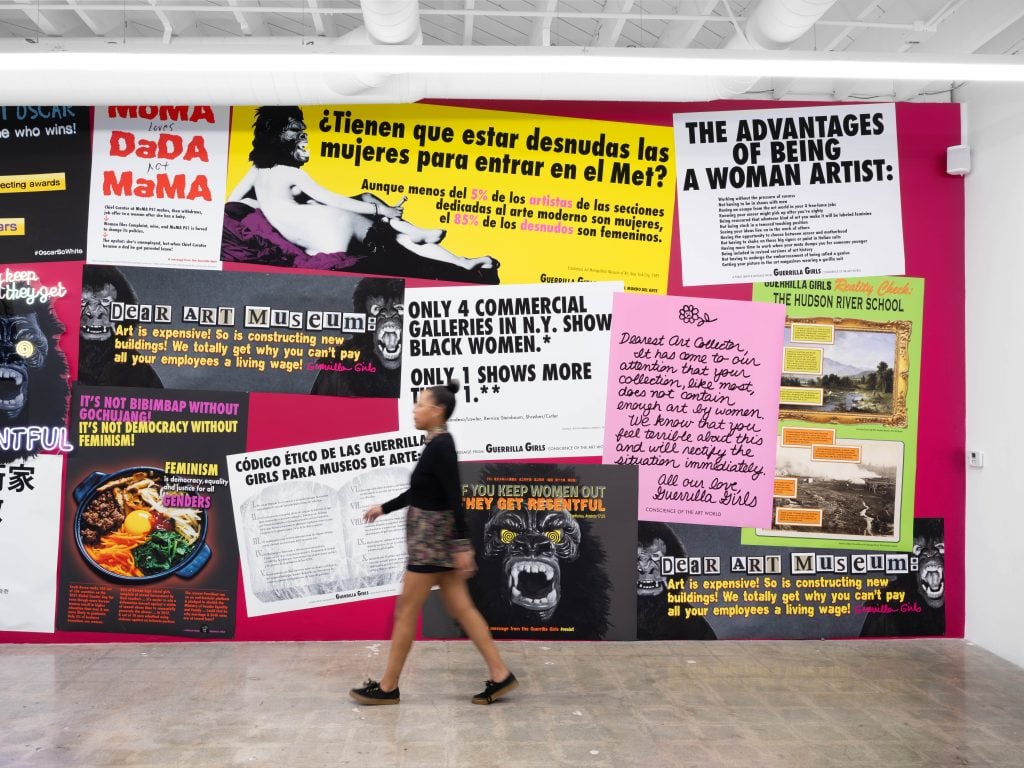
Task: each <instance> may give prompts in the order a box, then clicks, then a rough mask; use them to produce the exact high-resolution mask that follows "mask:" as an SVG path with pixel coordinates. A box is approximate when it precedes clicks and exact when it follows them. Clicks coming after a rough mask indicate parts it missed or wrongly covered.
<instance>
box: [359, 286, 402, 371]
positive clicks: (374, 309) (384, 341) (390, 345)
mask: <svg viewBox="0 0 1024 768" xmlns="http://www.w3.org/2000/svg"><path fill="white" fill-rule="evenodd" d="M401 302H402V300H401V299H396V298H395V297H394V296H376V295H371V296H367V298H366V314H367V315H369V316H370V317H371V318H374V319H375V321H376V322H375V323H374V326H373V351H374V353H375V354H376V355H377V359H379V360H380V364H381V365H382V366H384V367H385V368H388V369H391V370H394V369H395V368H398V367H399V366H400V365H401V364H402V310H403V306H402V303H401Z"/></svg>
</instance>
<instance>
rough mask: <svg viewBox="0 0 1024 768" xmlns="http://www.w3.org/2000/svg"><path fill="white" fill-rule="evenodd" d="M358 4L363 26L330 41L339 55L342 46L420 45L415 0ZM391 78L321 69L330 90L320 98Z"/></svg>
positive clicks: (361, 89)
mask: <svg viewBox="0 0 1024 768" xmlns="http://www.w3.org/2000/svg"><path fill="white" fill-rule="evenodd" d="M359 5H360V8H361V9H362V12H363V25H362V26H360V27H356V28H355V29H353V30H352V31H351V32H347V33H345V34H344V35H342V36H341V37H339V38H338V39H337V40H336V41H334V43H333V44H332V48H333V49H334V50H336V51H337V52H338V53H339V55H340V56H342V57H343V55H344V53H343V51H344V49H345V48H351V47H357V48H358V47H364V46H371V45H381V46H387V45H402V46H418V45H423V30H422V29H421V27H420V10H419V3H418V2H417V0H361V2H360V4H359ZM340 60H341V61H343V58H342V59H340ZM391 77H392V73H388V72H369V71H362V70H358V69H350V70H345V71H341V72H324V75H323V80H324V84H325V85H326V86H327V88H328V89H329V90H330V91H331V92H332V93H331V98H329V99H321V101H331V100H333V99H334V98H337V97H338V96H340V97H342V98H352V97H354V96H356V95H358V94H361V93H366V92H367V91H371V90H378V89H384V88H385V84H386V83H387V82H388V80H389V79H390V78H391ZM393 87H394V86H392V88H393ZM261 103H266V102H261Z"/></svg>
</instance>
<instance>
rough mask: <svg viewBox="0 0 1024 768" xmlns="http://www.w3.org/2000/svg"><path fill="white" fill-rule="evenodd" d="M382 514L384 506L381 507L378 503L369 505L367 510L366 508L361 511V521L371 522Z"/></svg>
mask: <svg viewBox="0 0 1024 768" xmlns="http://www.w3.org/2000/svg"><path fill="white" fill-rule="evenodd" d="M383 514H384V508H383V507H381V506H380V504H378V505H376V506H374V507H370V508H369V509H368V510H366V511H365V512H364V513H363V522H364V523H372V522H373V521H374V520H376V519H377V518H378V517H380V516H381V515H383Z"/></svg>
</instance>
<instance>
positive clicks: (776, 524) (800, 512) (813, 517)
mask: <svg viewBox="0 0 1024 768" xmlns="http://www.w3.org/2000/svg"><path fill="white" fill-rule="evenodd" d="M902 481H903V443H902V442H898V441H889V440H837V441H835V442H834V443H833V444H831V445H785V444H784V441H783V440H782V439H781V438H780V441H779V448H778V454H777V458H776V466H775V499H774V509H773V510H772V527H771V529H770V530H761V529H758V534H759V535H768V536H771V535H785V536H808V537H813V538H816V539H821V538H835V539H856V540H862V541H896V540H898V539H899V533H900V498H901V490H902Z"/></svg>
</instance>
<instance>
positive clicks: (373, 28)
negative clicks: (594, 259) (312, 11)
mask: <svg viewBox="0 0 1024 768" xmlns="http://www.w3.org/2000/svg"><path fill="white" fill-rule="evenodd" d="M834 3H835V0H761V2H760V3H759V4H758V5H757V7H756V8H755V9H754V10H753V12H752V13H751V14H750V16H749V18H748V19H747V22H746V24H745V25H744V27H743V29H742V30H739V29H737V30H736V32H735V33H734V34H733V36H732V37H731V38H730V39H729V40H728V41H727V43H726V46H727V48H729V49H731V51H735V53H737V54H740V55H743V54H747V55H751V54H753V53H754V52H756V51H758V50H766V51H769V52H778V51H779V49H783V48H786V47H788V46H789V45H791V44H792V43H793V42H794V41H795V40H797V39H798V38H799V37H801V36H802V35H803V34H805V33H806V32H807V31H808V30H809V29H810V28H811V27H812V26H813V25H814V23H815V22H816V21H817V20H818V19H820V18H821V16H822V15H824V13H825V12H826V11H827V10H828V9H829V8H830V7H831V6H832V5H833V4H834ZM361 7H362V10H363V20H364V25H363V26H362V27H359V28H357V29H356V30H353V31H352V32H349V33H348V34H346V35H344V36H343V37H341V38H339V39H337V40H331V41H323V40H311V41H308V43H307V44H306V45H304V46H303V48H302V49H301V52H299V53H294V52H291V51H293V50H294V49H289V48H287V47H282V48H279V49H278V50H276V51H272V50H271V48H272V46H263V47H261V45H260V44H257V43H256V42H255V41H254V40H251V39H249V40H246V41H244V43H245V44H244V45H240V44H238V43H235V44H230V43H228V42H227V41H213V40H208V41H205V42H186V41H184V40H181V39H175V40H172V41H171V42H170V43H169V44H167V45H164V46H160V47H159V48H157V49H154V48H152V47H148V46H146V45H145V43H144V42H135V41H129V42H128V43H122V44H119V45H118V46H117V48H116V49H113V48H112V46H111V44H110V42H109V41H97V42H96V43H95V45H93V46H91V48H92V49H93V50H95V51H96V54H95V55H94V56H92V57H91V58H89V57H88V55H86V54H84V53H83V52H84V50H85V49H87V48H89V47H90V46H85V45H82V46H78V45H76V46H75V48H73V49H72V50H73V51H74V52H67V51H68V49H69V47H70V46H69V41H66V40H57V41H52V42H50V43H49V47H47V48H44V47H43V46H44V45H46V44H45V43H43V41H39V43H37V44H36V45H34V46H32V48H33V49H34V51H37V52H33V53H31V54H21V55H19V54H14V55H13V56H12V57H11V58H8V55H7V54H5V53H0V71H3V72H5V73H8V74H9V75H11V76H10V77H5V78H4V83H3V84H2V85H0V103H6V104H11V105H17V104H40V103H65V104H105V103H110V102H112V101H117V102H118V103H139V104H149V103H153V102H154V101H156V102H159V103H165V104H167V103H174V104H201V103H203V104H267V105H269V104H332V103H342V104H344V103H362V104H365V103H381V104H383V103H408V102H415V101H419V100H422V99H495V98H500V99H538V100H595V101H618V100H623V101H625V100H628V101H711V100H715V99H726V98H736V97H740V96H742V95H744V94H745V93H747V92H748V91H749V90H750V88H751V87H752V86H753V85H754V84H755V83H756V82H757V81H758V79H760V78H761V77H762V76H764V75H765V70H764V68H763V67H758V66H756V65H753V66H749V67H746V68H742V69H740V70H733V72H735V74H730V75H724V74H714V73H713V72H714V70H712V69H710V68H708V69H704V70H696V69H694V70H693V73H690V72H689V71H688V73H687V74H686V75H685V76H681V75H680V74H679V69H680V68H679V67H676V66H674V63H677V62H680V61H681V60H685V61H682V63H686V61H689V62H691V63H692V62H696V63H697V64H699V63H700V61H701V59H702V58H704V59H706V60H713V59H714V57H715V55H721V56H726V55H730V51H722V50H715V51H695V50H693V49H685V51H684V50H671V49H658V50H657V53H658V54H660V55H664V56H669V57H672V58H673V62H674V63H673V65H671V66H668V67H666V69H665V72H664V73H662V72H659V71H657V68H648V69H647V70H646V71H644V72H643V73H642V74H638V72H637V71H635V70H634V69H633V68H632V67H631V66H630V65H631V62H633V61H635V60H642V59H645V58H646V57H648V56H649V55H651V54H652V53H653V52H652V51H639V50H635V49H628V50H627V49H621V48H583V49H565V48H559V47H553V48H544V49H536V48H512V49H508V50H506V49H493V48H482V47H475V48H474V47H459V48H437V47H425V46H422V40H423V35H422V30H421V28H420V14H419V9H418V4H417V2H416V0H361ZM41 49H42V50H41ZM26 50H28V47H27V46H26ZM44 51H50V52H49V53H47V52H44ZM100 51H103V53H100ZM368 51H369V52H372V53H380V54H381V57H380V58H378V57H376V56H372V55H366V53H367V52H368ZM392 51H393V52H394V53H395V55H394V56H390V55H389V54H390V53H391V52H392ZM197 52H198V53H200V54H202V58H198V57H197V56H196V53H197ZM325 54H326V55H325ZM550 54H555V60H554V61H552V62H551V63H550V65H549V68H548V69H546V70H544V71H542V72H538V71H535V70H532V69H530V67H529V66H528V65H529V63H530V59H531V57H534V56H538V55H550ZM83 56H84V57H85V58H89V61H88V62H85V61H83V59H82V57H83ZM445 56H447V57H449V58H451V59H454V60H455V64H454V65H453V66H450V67H448V68H445V69H439V68H436V67H431V65H432V64H433V62H434V61H436V60H437V59H440V58H444V57H445ZM8 62H9V63H8ZM491 62H501V63H500V65H499V66H497V67H488V66H487V65H488V64H490V63H491ZM594 64H598V66H597V67H594V66H593V65H594ZM204 67H205V69H203V68H204ZM527 70H530V71H527ZM803 72H804V76H808V75H809V76H812V77H827V76H828V75H825V74H823V73H821V72H820V71H819V69H818V68H817V67H816V66H815V64H814V63H808V64H807V66H806V67H805V68H804V70H803Z"/></svg>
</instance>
